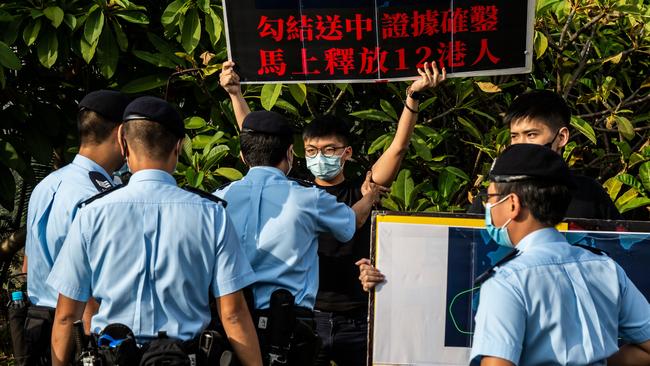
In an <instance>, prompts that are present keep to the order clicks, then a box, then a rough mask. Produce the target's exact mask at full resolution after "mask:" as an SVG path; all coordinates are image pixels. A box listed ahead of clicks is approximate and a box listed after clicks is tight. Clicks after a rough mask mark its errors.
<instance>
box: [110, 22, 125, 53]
mask: <svg viewBox="0 0 650 366" xmlns="http://www.w3.org/2000/svg"><path fill="white" fill-rule="evenodd" d="M112 24H113V30H114V31H115V40H116V41H117V45H118V46H119V47H120V51H122V52H126V50H127V49H128V48H129V39H128V38H127V37H126V34H125V33H124V30H123V29H122V25H121V24H120V23H119V22H112Z"/></svg>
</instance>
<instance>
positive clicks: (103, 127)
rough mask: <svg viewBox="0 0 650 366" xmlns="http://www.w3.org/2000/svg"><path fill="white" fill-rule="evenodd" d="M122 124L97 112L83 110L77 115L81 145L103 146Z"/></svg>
mask: <svg viewBox="0 0 650 366" xmlns="http://www.w3.org/2000/svg"><path fill="white" fill-rule="evenodd" d="M120 123H121V121H118V122H115V121H111V120H109V119H108V118H105V117H103V116H102V115H101V114H99V113H97V112H95V111H92V110H90V109H83V108H82V109H81V110H79V112H78V113H77V130H78V131H79V142H80V143H81V145H85V144H91V145H96V144H101V143H103V142H104V141H106V139H107V138H108V137H109V136H110V135H111V133H112V132H113V129H115V127H117V126H118V125H119V124H120Z"/></svg>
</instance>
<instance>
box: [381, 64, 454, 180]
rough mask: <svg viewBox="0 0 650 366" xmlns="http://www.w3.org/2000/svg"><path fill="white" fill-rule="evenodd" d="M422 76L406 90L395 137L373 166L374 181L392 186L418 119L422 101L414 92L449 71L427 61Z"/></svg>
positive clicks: (429, 84)
mask: <svg viewBox="0 0 650 366" xmlns="http://www.w3.org/2000/svg"><path fill="white" fill-rule="evenodd" d="M418 73H419V74H420V78H419V79H418V80H416V81H415V82H413V84H411V86H409V88H408V89H407V91H406V94H407V95H406V100H405V102H404V103H405V106H404V109H403V110H402V115H401V116H400V118H399V122H398V123H397V131H396V132H395V138H394V139H393V142H392V143H391V144H390V146H389V147H388V149H387V150H386V151H385V152H384V153H383V154H382V155H381V156H380V157H379V159H378V160H377V161H376V162H375V164H374V165H373V166H372V181H373V182H375V183H377V184H379V185H382V186H386V187H388V186H390V185H391V184H392V183H393V180H394V179H395V177H396V176H397V173H398V172H399V167H400V165H401V164H402V159H403V158H404V155H405V154H406V151H408V147H409V143H410V141H411V135H412V134H413V129H414V128H415V123H416V122H417V120H418V114H417V112H418V111H419V108H420V103H419V102H418V100H417V99H414V98H412V97H411V96H412V95H413V93H420V92H422V91H424V90H425V89H428V88H433V87H435V86H437V85H438V84H440V83H441V82H443V81H444V80H445V79H446V78H447V71H446V70H445V68H443V69H442V74H441V73H440V72H439V71H438V67H437V66H436V63H435V61H434V62H432V63H431V64H429V63H427V62H425V63H424V70H422V69H418Z"/></svg>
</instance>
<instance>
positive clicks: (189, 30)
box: [181, 9, 201, 53]
mask: <svg viewBox="0 0 650 366" xmlns="http://www.w3.org/2000/svg"><path fill="white" fill-rule="evenodd" d="M200 40H201V19H199V12H198V11H197V10H196V9H190V10H189V11H188V12H187V14H185V20H183V29H182V30H181V44H182V45H183V49H184V50H185V52H187V53H192V51H194V49H195V48H196V46H197V45H198V44H199V41H200Z"/></svg>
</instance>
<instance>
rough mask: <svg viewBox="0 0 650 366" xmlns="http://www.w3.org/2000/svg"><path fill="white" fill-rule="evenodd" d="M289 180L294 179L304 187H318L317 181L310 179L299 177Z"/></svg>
mask: <svg viewBox="0 0 650 366" xmlns="http://www.w3.org/2000/svg"><path fill="white" fill-rule="evenodd" d="M289 180H292V181H294V182H296V183H298V184H300V185H301V186H303V187H316V183H314V182H310V181H308V180H304V179H298V178H289Z"/></svg>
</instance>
